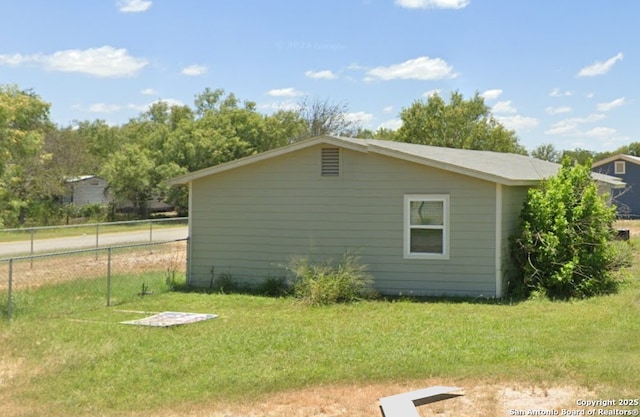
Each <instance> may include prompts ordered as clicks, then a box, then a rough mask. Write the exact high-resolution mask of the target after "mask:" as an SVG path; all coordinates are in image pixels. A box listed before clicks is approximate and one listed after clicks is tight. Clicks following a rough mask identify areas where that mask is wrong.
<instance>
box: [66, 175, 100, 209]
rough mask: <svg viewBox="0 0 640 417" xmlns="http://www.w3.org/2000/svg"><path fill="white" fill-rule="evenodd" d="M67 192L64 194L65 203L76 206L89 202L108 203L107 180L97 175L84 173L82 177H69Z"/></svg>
mask: <svg viewBox="0 0 640 417" xmlns="http://www.w3.org/2000/svg"><path fill="white" fill-rule="evenodd" d="M65 183H66V184H67V190H68V191H67V194H66V195H64V196H62V202H63V203H70V204H73V205H76V206H85V205H88V204H108V203H109V201H110V199H109V193H108V191H107V186H108V183H107V180H105V179H104V178H100V177H98V176H96V175H82V176H80V177H73V178H67V179H66V180H65Z"/></svg>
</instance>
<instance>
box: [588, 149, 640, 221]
mask: <svg viewBox="0 0 640 417" xmlns="http://www.w3.org/2000/svg"><path fill="white" fill-rule="evenodd" d="M592 169H593V171H594V172H599V173H601V174H606V175H612V176H614V177H617V178H620V180H622V181H624V183H625V184H626V187H624V188H620V189H616V190H613V191H612V195H611V200H612V202H613V204H614V205H615V206H616V208H617V212H618V217H622V218H632V219H636V218H639V217H640V157H637V156H631V155H623V154H618V155H614V156H611V157H609V158H606V159H603V160H601V161H598V162H594V163H593V166H592Z"/></svg>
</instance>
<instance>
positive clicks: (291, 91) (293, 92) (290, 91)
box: [267, 87, 304, 97]
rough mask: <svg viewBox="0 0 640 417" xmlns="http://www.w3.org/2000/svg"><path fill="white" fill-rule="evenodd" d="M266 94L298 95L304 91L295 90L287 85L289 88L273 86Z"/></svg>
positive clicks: (278, 95) (279, 95)
mask: <svg viewBox="0 0 640 417" xmlns="http://www.w3.org/2000/svg"><path fill="white" fill-rule="evenodd" d="M267 94H268V95H270V96H273V97H299V96H301V95H303V94H304V93H302V92H301V91H298V90H296V89H295V88H291V87H289V88H275V89H273V90H269V91H268V92H267Z"/></svg>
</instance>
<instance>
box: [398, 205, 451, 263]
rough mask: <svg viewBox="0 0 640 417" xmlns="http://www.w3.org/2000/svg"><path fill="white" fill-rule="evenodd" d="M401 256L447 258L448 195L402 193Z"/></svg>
mask: <svg viewBox="0 0 640 417" xmlns="http://www.w3.org/2000/svg"><path fill="white" fill-rule="evenodd" d="M404 257H405V258H406V259H449V195H448V194H407V195H405V196H404Z"/></svg>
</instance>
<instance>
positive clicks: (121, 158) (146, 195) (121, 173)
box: [100, 144, 155, 217]
mask: <svg viewBox="0 0 640 417" xmlns="http://www.w3.org/2000/svg"><path fill="white" fill-rule="evenodd" d="M154 170H155V164H154V162H153V159H152V158H151V157H150V155H149V152H148V151H147V150H145V149H143V148H141V147H140V146H138V145H136V144H127V145H124V146H123V147H122V149H120V150H118V151H117V152H115V153H114V154H113V155H111V157H110V158H109V161H108V162H107V163H105V164H104V166H103V167H102V170H101V171H100V176H102V177H103V178H105V179H106V180H107V181H108V182H109V192H110V193H111V194H112V195H113V196H114V197H115V199H116V204H122V203H125V202H131V203H132V204H133V206H134V208H135V210H136V212H137V213H138V215H139V216H140V217H146V215H147V201H148V200H149V199H150V198H151V197H152V196H153V192H154V183H153V179H154Z"/></svg>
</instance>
